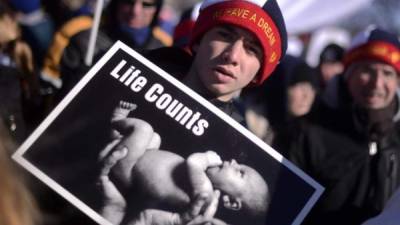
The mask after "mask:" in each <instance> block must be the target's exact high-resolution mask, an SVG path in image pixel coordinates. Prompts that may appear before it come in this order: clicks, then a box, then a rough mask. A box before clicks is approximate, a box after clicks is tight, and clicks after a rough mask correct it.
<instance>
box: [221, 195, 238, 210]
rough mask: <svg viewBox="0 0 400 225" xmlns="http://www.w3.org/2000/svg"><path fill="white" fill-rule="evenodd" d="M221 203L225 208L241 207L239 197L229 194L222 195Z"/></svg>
mask: <svg viewBox="0 0 400 225" xmlns="http://www.w3.org/2000/svg"><path fill="white" fill-rule="evenodd" d="M222 201H223V205H224V207H225V208H227V209H230V210H234V211H239V210H240V209H241V208H242V201H241V200H240V198H231V197H230V196H229V195H224V196H222Z"/></svg>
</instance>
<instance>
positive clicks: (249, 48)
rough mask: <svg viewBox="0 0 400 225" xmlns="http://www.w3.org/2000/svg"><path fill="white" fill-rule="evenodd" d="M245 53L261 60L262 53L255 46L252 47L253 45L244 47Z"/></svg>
mask: <svg viewBox="0 0 400 225" xmlns="http://www.w3.org/2000/svg"><path fill="white" fill-rule="evenodd" d="M246 51H247V52H248V54H250V55H253V56H256V57H257V58H259V59H261V58H262V53H261V50H260V48H258V47H257V46H253V45H248V46H247V47H246Z"/></svg>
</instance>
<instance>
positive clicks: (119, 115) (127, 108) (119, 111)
mask: <svg viewBox="0 0 400 225" xmlns="http://www.w3.org/2000/svg"><path fill="white" fill-rule="evenodd" d="M136 107H137V106H136V105H135V104H133V103H130V102H125V101H120V102H119V104H118V106H117V107H115V109H114V111H113V114H112V116H111V122H115V121H118V120H121V119H125V118H127V117H128V115H129V113H130V112H131V111H133V110H135V109H136ZM111 138H112V139H117V138H121V134H120V133H119V132H118V131H117V130H116V129H112V130H111Z"/></svg>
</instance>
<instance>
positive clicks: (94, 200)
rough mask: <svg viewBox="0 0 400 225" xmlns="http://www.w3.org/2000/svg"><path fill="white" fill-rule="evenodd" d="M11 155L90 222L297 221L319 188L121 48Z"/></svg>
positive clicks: (237, 223) (97, 66)
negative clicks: (89, 219) (90, 219)
mask: <svg viewBox="0 0 400 225" xmlns="http://www.w3.org/2000/svg"><path fill="white" fill-rule="evenodd" d="M13 158H14V159H15V160H16V161H17V162H19V163H20V164H21V165H22V166H23V167H25V168H26V169H27V170H29V171H30V172H31V173H32V174H34V175H35V176H36V177H37V178H39V179H40V180H42V181H43V182H44V183H45V184H47V185H48V186H50V187H51V188H52V189H53V190H55V191H56V192H58V193H59V194H60V195H62V196H63V197H64V198H65V199H67V200H68V201H69V202H71V203H72V204H73V205H75V206H76V207H77V208H79V209H80V210H81V211H82V212H84V213H85V214H86V215H88V216H89V217H90V218H92V219H93V220H94V221H96V222H97V223H99V224H115V225H120V224H121V225H122V224H149V225H150V224H152V225H153V224H157V225H163V224H176V225H179V224H182V225H186V224H207V223H209V224H214V225H223V224H234V225H243V224H263V225H264V224H270V225H276V224H300V223H301V222H302V221H303V219H304V217H305V216H306V215H307V213H308V212H309V211H310V209H311V207H312V206H313V205H314V204H315V202H316V201H317V199H318V198H319V196H320V195H321V193H322V190H323V188H322V187H321V186H320V185H319V184H318V183H316V182H315V181H314V180H313V179H311V178H310V177H309V176H307V175H306V174H305V173H303V172H302V171H301V170H299V169H298V168H297V167H295V166H294V165H293V164H292V163H290V162H289V161H287V160H286V159H285V158H283V157H282V156H281V155H280V154H279V153H277V152H276V151H275V150H274V149H272V148H271V147H270V146H268V145H267V144H265V143H264V142H263V141H261V140H260V139H258V138H257V137H256V136H255V135H253V134H252V133H250V132H249V131H248V130H247V129H245V128H244V127H243V126H242V125H240V124H239V123H237V122H236V121H235V120H233V119H232V118H231V117H229V116H228V115H226V114H225V113H224V112H222V111H220V110H219V109H218V108H217V107H215V106H214V105H213V104H211V103H210V102H209V101H207V100H205V99H204V98H203V97H201V96H200V95H198V94H197V93H195V92H194V91H192V90H191V89H189V88H188V87H186V86H185V85H183V84H182V83H180V82H179V81H178V80H176V79H175V78H174V77H172V76H171V75H169V74H167V73H166V72H165V71H163V70H162V69H160V68H159V67H158V66H157V65H155V64H153V63H152V62H150V61H149V60H147V59H146V58H144V57H143V56H141V55H140V54H138V53H137V52H135V51H134V50H132V49H130V48H129V47H127V46H126V45H124V44H123V43H121V42H117V43H116V44H115V45H114V46H113V47H112V48H111V49H110V50H109V51H108V52H107V53H106V54H105V55H104V56H103V57H102V58H101V59H100V60H99V61H98V62H97V63H96V64H95V65H94V66H93V67H92V68H91V70H90V71H89V72H88V73H87V74H86V75H85V76H84V77H83V78H82V79H81V80H80V82H79V83H78V84H77V85H76V86H75V87H74V88H73V89H72V90H71V92H70V93H69V94H68V95H67V96H66V97H65V98H64V99H63V100H62V101H61V102H60V104H59V105H58V106H57V107H56V108H55V109H54V110H53V111H52V112H51V113H50V115H49V116H48V117H47V118H46V119H45V120H44V121H43V122H42V124H41V125H40V126H39V127H38V128H37V129H36V130H35V131H34V133H33V134H32V135H31V136H30V137H29V138H28V139H27V140H26V141H25V142H24V143H23V144H22V146H21V147H20V148H19V149H18V151H17V152H16V153H15V154H14V156H13Z"/></svg>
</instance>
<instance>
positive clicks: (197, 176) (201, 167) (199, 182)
mask: <svg viewBox="0 0 400 225" xmlns="http://www.w3.org/2000/svg"><path fill="white" fill-rule="evenodd" d="M221 164H222V160H221V158H220V157H219V155H218V154H217V153H216V152H213V151H207V152H204V153H193V154H191V155H190V156H189V157H188V158H187V159H186V165H187V169H188V173H189V180H190V183H191V185H192V188H193V192H192V197H195V196H197V195H199V194H201V193H212V192H213V187H212V184H211V181H210V179H208V177H207V174H206V170H207V168H209V167H214V166H219V165H221Z"/></svg>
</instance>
